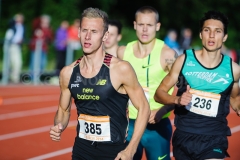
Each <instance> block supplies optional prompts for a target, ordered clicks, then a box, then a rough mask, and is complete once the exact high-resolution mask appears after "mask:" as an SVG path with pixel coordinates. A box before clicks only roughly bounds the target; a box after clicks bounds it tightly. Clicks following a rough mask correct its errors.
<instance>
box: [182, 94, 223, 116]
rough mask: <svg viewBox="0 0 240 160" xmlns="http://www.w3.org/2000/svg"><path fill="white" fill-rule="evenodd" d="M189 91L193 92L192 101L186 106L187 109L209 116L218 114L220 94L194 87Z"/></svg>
mask: <svg viewBox="0 0 240 160" xmlns="http://www.w3.org/2000/svg"><path fill="white" fill-rule="evenodd" d="M189 92H190V93H191V94H192V100H191V103H189V105H187V106H186V109H187V110H189V111H190V112H193V113H196V114H200V115H204V116H208V117H216V116H217V113H218V107H219V101H220V97H221V96H220V94H215V93H210V92H204V91H200V90H194V89H190V91H189Z"/></svg>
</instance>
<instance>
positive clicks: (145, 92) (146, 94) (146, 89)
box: [128, 87, 149, 105]
mask: <svg viewBox="0 0 240 160" xmlns="http://www.w3.org/2000/svg"><path fill="white" fill-rule="evenodd" d="M142 88H143V91H144V94H145V96H146V98H147V101H148V102H149V88H148V87H142ZM128 103H129V104H130V105H133V104H132V101H131V100H130V99H129V101H128Z"/></svg>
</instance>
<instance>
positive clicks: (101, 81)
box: [96, 79, 107, 86]
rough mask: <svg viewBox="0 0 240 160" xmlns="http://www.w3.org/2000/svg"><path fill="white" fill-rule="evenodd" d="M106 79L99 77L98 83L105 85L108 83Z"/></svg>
mask: <svg viewBox="0 0 240 160" xmlns="http://www.w3.org/2000/svg"><path fill="white" fill-rule="evenodd" d="M106 82H107V80H106V79H99V80H98V82H97V84H96V85H100V86H104V85H105V84H106Z"/></svg>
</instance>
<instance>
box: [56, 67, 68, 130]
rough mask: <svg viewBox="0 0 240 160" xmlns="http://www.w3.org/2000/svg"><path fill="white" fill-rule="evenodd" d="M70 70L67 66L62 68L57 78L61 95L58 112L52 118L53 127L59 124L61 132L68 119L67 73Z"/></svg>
mask: <svg viewBox="0 0 240 160" xmlns="http://www.w3.org/2000/svg"><path fill="white" fill-rule="evenodd" d="M71 70H72V67H69V66H67V67H65V68H63V69H62V71H61V73H60V78H59V84H60V90H61V94H60V99H59V106H58V110H57V113H56V115H55V118H54V125H57V124H59V123H61V124H62V127H63V128H62V130H64V129H65V128H66V127H67V125H68V122H69V118H70V111H71V93H70V90H69V89H68V84H69V80H70V76H71V75H69V71H71ZM70 73H72V72H70Z"/></svg>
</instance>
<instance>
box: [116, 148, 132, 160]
mask: <svg viewBox="0 0 240 160" xmlns="http://www.w3.org/2000/svg"><path fill="white" fill-rule="evenodd" d="M132 159H133V155H131V154H130V153H128V152H126V151H125V150H123V151H121V152H119V153H118V155H117V157H116V158H115V159H114V160H132Z"/></svg>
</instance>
